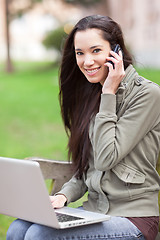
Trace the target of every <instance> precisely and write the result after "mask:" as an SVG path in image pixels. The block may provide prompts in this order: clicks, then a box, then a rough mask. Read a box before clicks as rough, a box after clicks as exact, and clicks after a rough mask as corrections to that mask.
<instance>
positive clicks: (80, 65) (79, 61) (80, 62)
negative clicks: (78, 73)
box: [76, 58, 82, 68]
mask: <svg viewBox="0 0 160 240" xmlns="http://www.w3.org/2000/svg"><path fill="white" fill-rule="evenodd" d="M76 62H77V65H78V67H79V68H81V67H82V59H79V58H76Z"/></svg>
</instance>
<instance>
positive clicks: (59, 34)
mask: <svg viewBox="0 0 160 240" xmlns="http://www.w3.org/2000/svg"><path fill="white" fill-rule="evenodd" d="M66 36H67V34H66V33H65V32H64V28H63V27H62V26H61V27H59V28H57V29H56V30H53V31H51V32H49V33H48V34H47V35H46V37H45V38H44V40H43V42H42V43H43V45H44V46H45V47H46V48H48V49H56V50H58V51H59V52H60V51H61V49H62V47H63V40H64V39H65V38H66Z"/></svg>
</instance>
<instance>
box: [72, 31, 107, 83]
mask: <svg viewBox="0 0 160 240" xmlns="http://www.w3.org/2000/svg"><path fill="white" fill-rule="evenodd" d="M74 47H75V54H76V61H77V65H78V67H79V68H80V70H81V71H82V73H83V74H84V75H85V77H86V78H87V80H88V81H89V82H91V83H98V82H100V83H101V84H102V85H103V83H104V81H105V79H106V78H107V75H108V68H107V67H106V66H104V63H106V57H108V56H109V55H110V51H111V47H110V43H109V42H108V41H107V40H104V39H103V37H102V31H101V30H99V29H96V28H91V29H87V30H84V31H78V32H76V34H75V38H74Z"/></svg>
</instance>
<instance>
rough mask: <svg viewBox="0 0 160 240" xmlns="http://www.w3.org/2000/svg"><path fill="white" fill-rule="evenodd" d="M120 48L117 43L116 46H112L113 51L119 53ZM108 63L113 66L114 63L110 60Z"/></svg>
mask: <svg viewBox="0 0 160 240" xmlns="http://www.w3.org/2000/svg"><path fill="white" fill-rule="evenodd" d="M120 50H121V47H120V46H119V44H116V46H115V47H114V49H113V51H114V52H115V53H119V51H120ZM108 62H109V63H111V64H112V65H113V68H114V63H113V62H112V61H108Z"/></svg>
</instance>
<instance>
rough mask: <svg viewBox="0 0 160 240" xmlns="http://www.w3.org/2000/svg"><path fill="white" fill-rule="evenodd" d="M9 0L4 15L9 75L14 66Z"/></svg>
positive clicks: (6, 2) (5, 3)
mask: <svg viewBox="0 0 160 240" xmlns="http://www.w3.org/2000/svg"><path fill="white" fill-rule="evenodd" d="M8 2H9V0H4V13H5V17H4V18H5V19H4V22H5V40H6V50H7V59H6V67H5V68H6V71H7V72H8V73H11V72H13V65H12V62H11V57H10V36H9V10H8Z"/></svg>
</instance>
